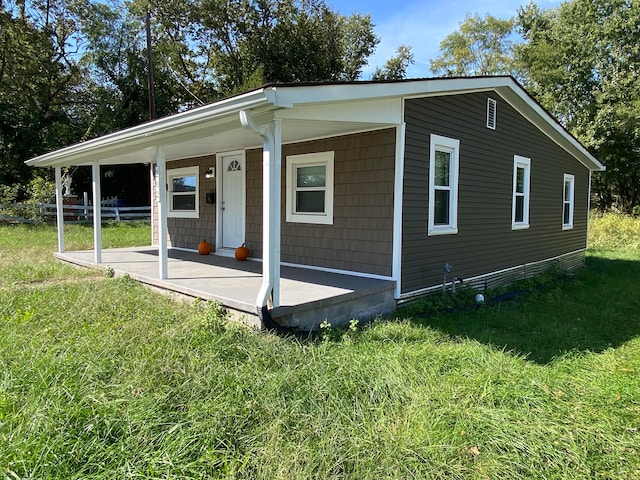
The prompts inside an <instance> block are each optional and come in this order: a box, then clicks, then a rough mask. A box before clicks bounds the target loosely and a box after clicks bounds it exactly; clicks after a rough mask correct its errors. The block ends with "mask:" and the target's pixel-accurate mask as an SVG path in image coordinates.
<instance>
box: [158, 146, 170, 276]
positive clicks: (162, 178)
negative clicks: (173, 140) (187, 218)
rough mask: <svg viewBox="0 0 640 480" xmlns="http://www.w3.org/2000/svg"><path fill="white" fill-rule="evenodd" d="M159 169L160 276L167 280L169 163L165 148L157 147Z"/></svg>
mask: <svg viewBox="0 0 640 480" xmlns="http://www.w3.org/2000/svg"><path fill="white" fill-rule="evenodd" d="M156 148H157V149H156V166H157V169H158V185H157V187H158V276H159V277H160V280H166V279H167V278H168V275H169V266H168V257H169V254H168V251H167V162H166V159H165V156H164V147H162V146H159V147H156Z"/></svg>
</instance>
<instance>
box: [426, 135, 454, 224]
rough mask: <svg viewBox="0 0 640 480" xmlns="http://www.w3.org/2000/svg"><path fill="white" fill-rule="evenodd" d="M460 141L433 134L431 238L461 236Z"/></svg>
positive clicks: (430, 186) (430, 172) (431, 157)
mask: <svg viewBox="0 0 640 480" xmlns="http://www.w3.org/2000/svg"><path fill="white" fill-rule="evenodd" d="M459 151H460V140H457V139H455V138H448V137H443V136H440V135H435V134H431V137H430V148H429V225H428V232H427V233H428V235H447V234H453V233H458V164H459V159H460V154H459Z"/></svg>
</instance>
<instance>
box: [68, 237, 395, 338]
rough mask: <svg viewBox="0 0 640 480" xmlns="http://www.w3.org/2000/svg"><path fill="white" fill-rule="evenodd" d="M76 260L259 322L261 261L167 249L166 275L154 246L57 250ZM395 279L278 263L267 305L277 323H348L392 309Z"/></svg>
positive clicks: (308, 326)
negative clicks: (98, 257)
mask: <svg viewBox="0 0 640 480" xmlns="http://www.w3.org/2000/svg"><path fill="white" fill-rule="evenodd" d="M56 257H57V258H59V259H61V260H63V261H66V262H70V263H73V264H76V265H81V266H85V267H90V268H100V269H103V270H107V269H113V272H114V273H115V274H116V275H124V274H127V275H129V276H130V277H131V278H133V279H135V280H137V281H140V282H142V283H144V284H147V285H150V286H153V287H156V288H159V289H162V290H164V291H168V292H175V293H178V294H181V295H186V296H188V297H193V298H202V299H205V300H212V301H219V302H220V303H222V304H223V305H224V306H226V307H227V308H228V309H231V310H232V311H234V312H237V313H238V314H239V315H238V316H239V317H241V319H242V320H243V321H245V322H246V323H249V324H251V325H255V326H257V327H259V328H260V327H262V324H261V322H260V319H259V318H258V312H257V310H256V303H255V299H256V296H257V295H258V292H259V290H260V288H261V285H262V280H263V279H262V264H261V262H259V261H245V262H239V261H237V260H235V259H233V258H228V257H223V256H219V255H198V254H197V253H194V252H188V251H183V250H176V249H170V250H169V254H168V263H169V269H168V272H169V274H168V276H167V278H164V279H163V278H160V275H159V272H158V249H157V247H151V246H149V247H132V248H119V249H104V250H102V262H101V263H99V264H98V263H95V262H94V252H93V250H87V251H75V252H64V253H57V254H56ZM394 288H395V282H392V281H385V280H380V279H375V278H365V277H361V276H354V275H345V274H338V273H333V272H324V271H319V270H311V269H305V268H298V267H291V266H282V267H281V276H280V306H278V307H276V308H273V309H272V310H270V312H269V313H270V315H271V317H272V318H273V319H274V320H275V321H276V322H277V323H278V324H280V325H283V326H285V327H289V328H293V329H298V330H303V331H307V330H314V329H317V328H318V326H319V324H320V323H321V322H322V321H323V320H325V319H327V320H328V321H329V322H331V323H332V324H346V323H348V322H349V321H350V320H351V319H354V318H355V319H361V320H366V319H370V318H374V317H376V316H378V315H388V314H390V313H391V312H393V310H394V309H395V300H394Z"/></svg>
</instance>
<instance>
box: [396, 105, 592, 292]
mask: <svg viewBox="0 0 640 480" xmlns="http://www.w3.org/2000/svg"><path fill="white" fill-rule="evenodd" d="M488 96H489V95H488V94H486V93H478V94H467V95H457V96H449V97H438V98H425V99H414V100H407V101H406V104H405V120H406V123H407V129H406V152H405V171H404V203H403V229H402V233H403V241H402V291H403V293H406V292H411V291H415V290H419V289H421V288H426V287H430V286H434V285H437V284H439V283H441V282H442V273H443V271H442V269H443V265H444V263H445V262H449V263H450V264H451V265H452V266H453V271H452V272H451V273H450V274H449V277H452V276H458V277H462V278H464V277H472V276H477V275H481V274H484V273H489V272H493V271H496V270H501V269H504V268H509V267H513V266H516V265H521V264H523V263H528V262H534V261H538V260H542V259H545V258H550V257H554V256H557V255H561V254H563V253H566V252H571V251H575V250H579V249H583V248H585V246H586V229H587V213H588V212H587V210H588V206H587V205H588V204H587V202H588V188H589V171H588V170H587V168H586V167H584V166H583V165H582V164H580V163H579V162H578V161H577V160H575V159H574V158H573V157H572V156H570V155H569V154H567V153H566V152H565V151H564V150H562V149H561V148H560V147H559V146H557V145H556V144H555V143H554V142H552V141H551V140H550V139H548V138H547V137H546V136H545V135H543V134H542V133H541V132H540V131H539V130H537V129H536V128H535V127H534V126H533V125H531V124H530V123H529V122H528V121H527V120H526V119H525V118H524V117H522V116H521V115H520V114H519V113H518V112H516V111H515V110H514V109H513V108H511V107H510V106H509V105H508V104H507V103H506V102H505V101H503V100H502V99H501V98H500V97H499V96H498V95H497V94H493V95H490V96H491V98H494V99H495V100H497V102H498V105H497V128H496V130H490V129H488V128H486V105H487V97H488ZM432 133H435V134H438V135H443V136H447V137H452V138H457V139H459V140H460V174H459V186H458V199H459V203H458V233H457V234H455V235H442V236H432V237H429V236H427V221H428V204H429V203H428V202H429V192H428V186H429V136H430V135H431V134H432ZM514 155H521V156H524V157H529V158H531V197H530V210H529V212H530V214H529V224H530V227H529V228H528V229H526V230H512V229H511V204H512V189H513V156H514ZM565 173H570V174H574V175H575V210H574V228H573V230H567V231H563V230H562V191H563V181H564V179H563V174H565Z"/></svg>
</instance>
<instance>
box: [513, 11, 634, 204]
mask: <svg viewBox="0 0 640 480" xmlns="http://www.w3.org/2000/svg"><path fill="white" fill-rule="evenodd" d="M518 24H519V25H520V28H521V31H522V35H523V37H524V40H525V41H524V42H523V43H522V44H520V45H518V47H517V54H518V56H519V58H520V59H521V61H522V63H523V64H524V65H525V66H526V71H527V81H526V86H527V88H528V89H529V90H530V91H531V92H532V93H533V94H534V95H535V96H536V98H537V99H538V100H539V101H540V102H541V103H542V105H543V106H544V107H546V108H547V109H548V110H549V111H551V112H552V113H553V114H555V115H556V116H557V117H558V118H559V119H560V120H561V121H562V123H563V124H564V125H565V126H566V127H567V128H568V129H569V130H570V131H571V132H572V133H573V134H574V135H576V136H577V137H578V138H579V139H580V140H581V141H582V142H583V143H584V144H585V145H586V146H587V147H588V148H589V149H590V150H591V151H592V152H593V153H594V154H595V156H596V157H597V158H599V159H600V160H601V161H602V162H603V163H604V164H605V165H606V166H607V171H606V172H605V173H604V174H599V175H596V176H595V177H594V186H595V190H596V192H597V196H598V198H597V200H598V203H599V205H600V206H601V207H603V208H606V207H609V206H611V205H617V206H618V207H619V208H621V209H622V210H624V211H627V212H630V211H631V210H632V209H633V207H634V206H638V205H640V131H639V126H640V123H639V120H640V119H639V117H640V76H639V74H638V72H640V2H637V1H630V0H604V1H600V2H593V1H591V0H573V1H572V2H566V3H563V4H562V5H561V6H560V7H558V8H556V9H548V10H542V9H540V8H539V7H538V6H537V5H535V4H534V3H530V4H529V5H528V6H526V7H524V8H522V9H520V11H519V13H518Z"/></svg>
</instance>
